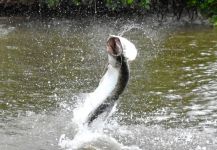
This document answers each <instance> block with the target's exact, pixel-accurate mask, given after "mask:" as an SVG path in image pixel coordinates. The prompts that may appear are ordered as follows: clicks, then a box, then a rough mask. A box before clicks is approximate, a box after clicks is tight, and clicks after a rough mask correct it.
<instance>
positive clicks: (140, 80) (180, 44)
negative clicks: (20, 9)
mask: <svg viewBox="0 0 217 150" xmlns="http://www.w3.org/2000/svg"><path fill="white" fill-rule="evenodd" d="M107 19H108V18H107ZM138 20H139V21H138ZM138 20H137V19H134V20H126V19H113V18H110V19H108V20H105V19H97V18H91V19H83V20H78V19H74V20H55V19H53V20H50V21H36V20H32V21H19V22H16V21H12V22H8V21H6V20H1V21H0V149H6V150H14V149H24V150H25V149H30V148H31V149H59V148H60V147H59V146H58V142H59V138H60V136H61V135H62V134H66V138H68V140H65V142H68V144H69V145H70V144H71V142H70V140H71V139H73V138H74V136H75V134H76V132H77V131H76V129H75V127H74V124H73V123H72V121H71V119H72V111H73V109H74V107H75V104H76V103H78V102H79V101H80V98H79V97H78V95H79V93H86V92H90V91H93V90H94V88H95V87H96V86H97V84H98V82H99V78H100V77H101V76H102V72H103V69H104V66H105V64H106V61H107V56H106V53H105V41H106V39H107V37H108V35H109V34H116V35H123V36H125V37H127V38H128V39H130V40H131V41H132V42H133V43H135V45H136V46H137V48H138V50H139V56H138V58H137V59H136V61H135V62H133V63H132V64H131V66H130V68H131V79H130V82H129V85H128V89H127V90H126V91H125V92H124V94H123V95H122V96H121V98H120V104H119V105H118V106H117V111H116V112H115V113H114V114H113V116H112V117H111V118H109V120H108V123H107V124H106V125H105V126H104V128H103V130H102V131H100V132H99V133H100V135H99V137H103V138H100V140H97V138H96V137H97V136H96V135H97V134H96V133H89V137H91V134H93V136H92V137H91V140H92V143H89V144H87V145H89V146H90V145H92V147H91V146H90V147H86V148H87V149H88V148H89V149H91V148H92V149H97V148H98V149H111V147H112V148H113V149H139V148H140V149H161V150H162V149H165V150H168V149H186V150H187V149H197V150H200V149H201V150H202V149H210V150H214V149H216V148H217V138H216V137H217V102H216V99H217V92H216V91H217V61H216V60H217V30H216V29H212V28H208V27H202V26H177V25H176V26H174V25H163V26H159V25H158V24H157V23H156V22H155V24H153V22H151V21H150V22H149V21H147V20H143V21H141V19H138ZM87 137H88V136H87ZM94 137H95V138H94ZM109 139H110V140H109ZM66 144H67V143H66ZM77 144H79V143H77ZM63 147H64V146H63ZM94 147H95V148H94ZM69 148H70V147H69Z"/></svg>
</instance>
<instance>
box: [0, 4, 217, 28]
mask: <svg viewBox="0 0 217 150" xmlns="http://www.w3.org/2000/svg"><path fill="white" fill-rule="evenodd" d="M215 7H217V3H216V2H215V1H214V0H213V1H212V0H211V1H209V2H206V1H204V2H200V1H197V0H196V1H193V0H184V1H180V0H166V1H164V0H159V1H156V0H138V1H136V0H126V1H124V0H117V1H112V0H107V1H102V0H91V1H87V0H66V1H61V0H44V1H40V0H0V17H15V18H27V19H28V18H54V17H55V18H75V17H76V18H77V17H89V16H96V17H101V16H105V15H106V16H109V17H119V16H129V17H130V16H132V15H136V16H140V17H147V16H150V15H156V16H157V17H158V19H159V20H161V21H163V20H164V19H165V18H166V17H168V16H169V17H173V18H175V19H177V20H180V19H181V20H182V19H183V18H184V19H185V20H186V18H187V20H189V21H195V20H196V21H197V20H198V19H199V20H201V19H202V20H203V19H204V20H207V19H208V20H209V22H210V24H212V25H217V10H216V9H215Z"/></svg>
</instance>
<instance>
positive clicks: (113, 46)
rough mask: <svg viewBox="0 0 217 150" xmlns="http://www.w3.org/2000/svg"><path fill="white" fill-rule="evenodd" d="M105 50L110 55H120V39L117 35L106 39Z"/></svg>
mask: <svg viewBox="0 0 217 150" xmlns="http://www.w3.org/2000/svg"><path fill="white" fill-rule="evenodd" d="M107 52H108V53H109V54H110V55H112V56H120V55H121V54H122V53H123V48H122V45H121V41H120V39H119V38H118V37H109V39H108V41H107Z"/></svg>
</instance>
